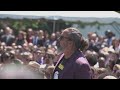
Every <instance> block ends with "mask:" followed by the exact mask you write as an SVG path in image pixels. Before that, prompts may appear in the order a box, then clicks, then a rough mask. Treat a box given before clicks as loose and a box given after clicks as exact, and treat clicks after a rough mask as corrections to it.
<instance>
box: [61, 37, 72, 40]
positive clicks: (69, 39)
mask: <svg viewBox="0 0 120 90" xmlns="http://www.w3.org/2000/svg"><path fill="white" fill-rule="evenodd" d="M63 39H68V40H70V38H68V37H64V36H60V37H59V40H63Z"/></svg>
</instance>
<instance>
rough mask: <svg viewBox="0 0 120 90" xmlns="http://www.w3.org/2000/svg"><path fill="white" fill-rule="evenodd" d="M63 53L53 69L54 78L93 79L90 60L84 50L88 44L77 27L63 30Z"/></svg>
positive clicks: (61, 41)
mask: <svg viewBox="0 0 120 90" xmlns="http://www.w3.org/2000/svg"><path fill="white" fill-rule="evenodd" d="M59 41H60V46H61V47H62V51H63V53H62V54H61V55H60V57H59V59H58V62H57V64H56V66H55V69H54V71H53V75H52V79H92V71H91V68H90V65H89V62H88V61H87V59H86V58H85V56H84V54H83V52H82V51H84V49H86V48H87V46H88V44H87V43H86V42H85V40H84V39H83V37H82V34H81V33H80V32H79V31H78V30H77V29H76V28H67V29H65V30H63V32H62V34H61V36H60V39H59Z"/></svg>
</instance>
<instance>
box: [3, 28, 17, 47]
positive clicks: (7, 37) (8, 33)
mask: <svg viewBox="0 0 120 90" xmlns="http://www.w3.org/2000/svg"><path fill="white" fill-rule="evenodd" d="M12 32H13V30H12V29H11V28H9V27H6V29H5V34H3V35H2V36H1V42H5V43H6V45H7V46H11V45H12V43H14V41H15V36H14V35H12Z"/></svg>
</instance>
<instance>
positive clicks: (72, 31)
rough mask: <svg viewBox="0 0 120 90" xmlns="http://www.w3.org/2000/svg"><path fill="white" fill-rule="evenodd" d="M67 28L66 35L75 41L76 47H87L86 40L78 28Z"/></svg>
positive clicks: (83, 48)
mask: <svg viewBox="0 0 120 90" xmlns="http://www.w3.org/2000/svg"><path fill="white" fill-rule="evenodd" d="M65 30H66V29H65ZM67 30H68V31H69V33H68V35H69V38H70V40H72V41H74V42H75V46H76V48H77V49H80V50H81V51H83V50H85V49H86V48H87V47H88V42H87V41H86V40H85V39H84V38H83V36H82V34H81V33H80V31H79V30H78V29H76V28H67Z"/></svg>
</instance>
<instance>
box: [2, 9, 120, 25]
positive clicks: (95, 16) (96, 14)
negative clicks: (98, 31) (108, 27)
mask: <svg viewBox="0 0 120 90" xmlns="http://www.w3.org/2000/svg"><path fill="white" fill-rule="evenodd" d="M6 17H9V18H14V19H23V18H34V19H38V18H47V19H54V20H57V19H63V20H68V21H78V20H81V21H83V22H93V21H99V22H104V23H111V22H113V21H116V22H118V23H120V14H119V13H117V12H115V11H0V18H6Z"/></svg>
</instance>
